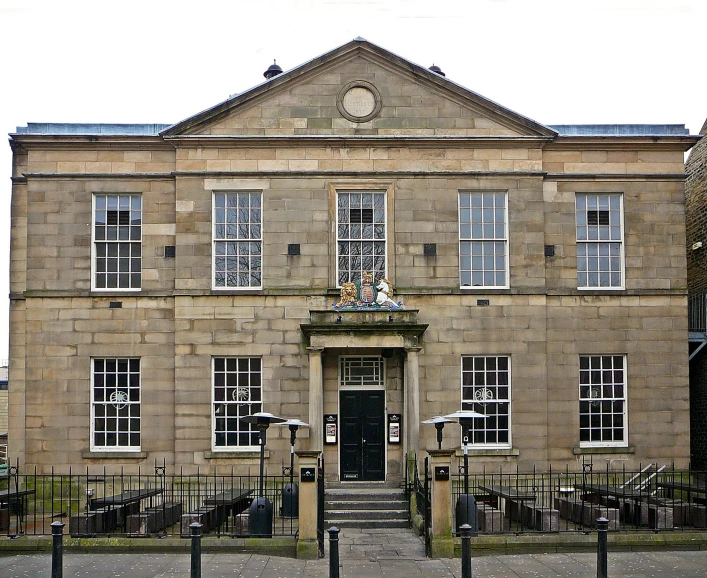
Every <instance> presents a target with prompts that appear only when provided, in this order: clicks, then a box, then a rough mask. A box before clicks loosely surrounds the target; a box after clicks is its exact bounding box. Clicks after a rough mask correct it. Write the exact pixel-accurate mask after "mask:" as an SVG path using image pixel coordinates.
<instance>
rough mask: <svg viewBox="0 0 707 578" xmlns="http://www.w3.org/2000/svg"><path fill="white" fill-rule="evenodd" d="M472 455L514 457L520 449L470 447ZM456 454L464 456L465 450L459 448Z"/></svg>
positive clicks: (470, 454) (518, 453)
mask: <svg viewBox="0 0 707 578" xmlns="http://www.w3.org/2000/svg"><path fill="white" fill-rule="evenodd" d="M468 454H469V456H470V457H472V456H473V457H484V458H492V457H494V456H500V457H504V458H505V457H508V456H511V457H514V456H518V455H520V450H519V449H518V448H502V449H487V448H475V449H471V448H469V452H468ZM455 455H456V456H458V457H464V450H463V449H459V450H456V452H455Z"/></svg>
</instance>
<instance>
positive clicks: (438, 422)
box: [422, 415, 454, 450]
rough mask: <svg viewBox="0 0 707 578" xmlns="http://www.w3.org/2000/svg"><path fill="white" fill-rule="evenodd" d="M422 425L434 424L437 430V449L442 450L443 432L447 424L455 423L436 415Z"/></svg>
mask: <svg viewBox="0 0 707 578" xmlns="http://www.w3.org/2000/svg"><path fill="white" fill-rule="evenodd" d="M422 423H432V424H434V426H435V429H436V430H437V449H438V450H441V449H442V430H443V429H444V424H445V423H454V422H453V420H451V419H447V418H446V417H442V416H441V415H436V416H434V417H431V418H430V419H426V420H425V421H423V422H422Z"/></svg>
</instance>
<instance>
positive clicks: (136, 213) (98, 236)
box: [92, 195, 142, 290]
mask: <svg viewBox="0 0 707 578" xmlns="http://www.w3.org/2000/svg"><path fill="white" fill-rule="evenodd" d="M141 273H142V198H141V196H140V195H94V196H93V275H92V277H93V283H92V285H93V289H96V290H103V289H108V290H110V289H140V287H141V282H142V275H141Z"/></svg>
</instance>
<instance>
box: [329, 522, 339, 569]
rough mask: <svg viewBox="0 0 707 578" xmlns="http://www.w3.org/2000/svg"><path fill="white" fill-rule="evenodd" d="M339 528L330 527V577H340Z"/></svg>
mask: <svg viewBox="0 0 707 578" xmlns="http://www.w3.org/2000/svg"><path fill="white" fill-rule="evenodd" d="M339 532H340V530H339V528H337V527H336V526H334V527H332V528H329V578H339Z"/></svg>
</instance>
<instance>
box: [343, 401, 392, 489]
mask: <svg viewBox="0 0 707 578" xmlns="http://www.w3.org/2000/svg"><path fill="white" fill-rule="evenodd" d="M340 395H341V397H340V404H339V412H340V414H341V454H340V458H341V480H342V481H380V480H385V467H384V464H385V391H380V390H378V391H341V394H340Z"/></svg>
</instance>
